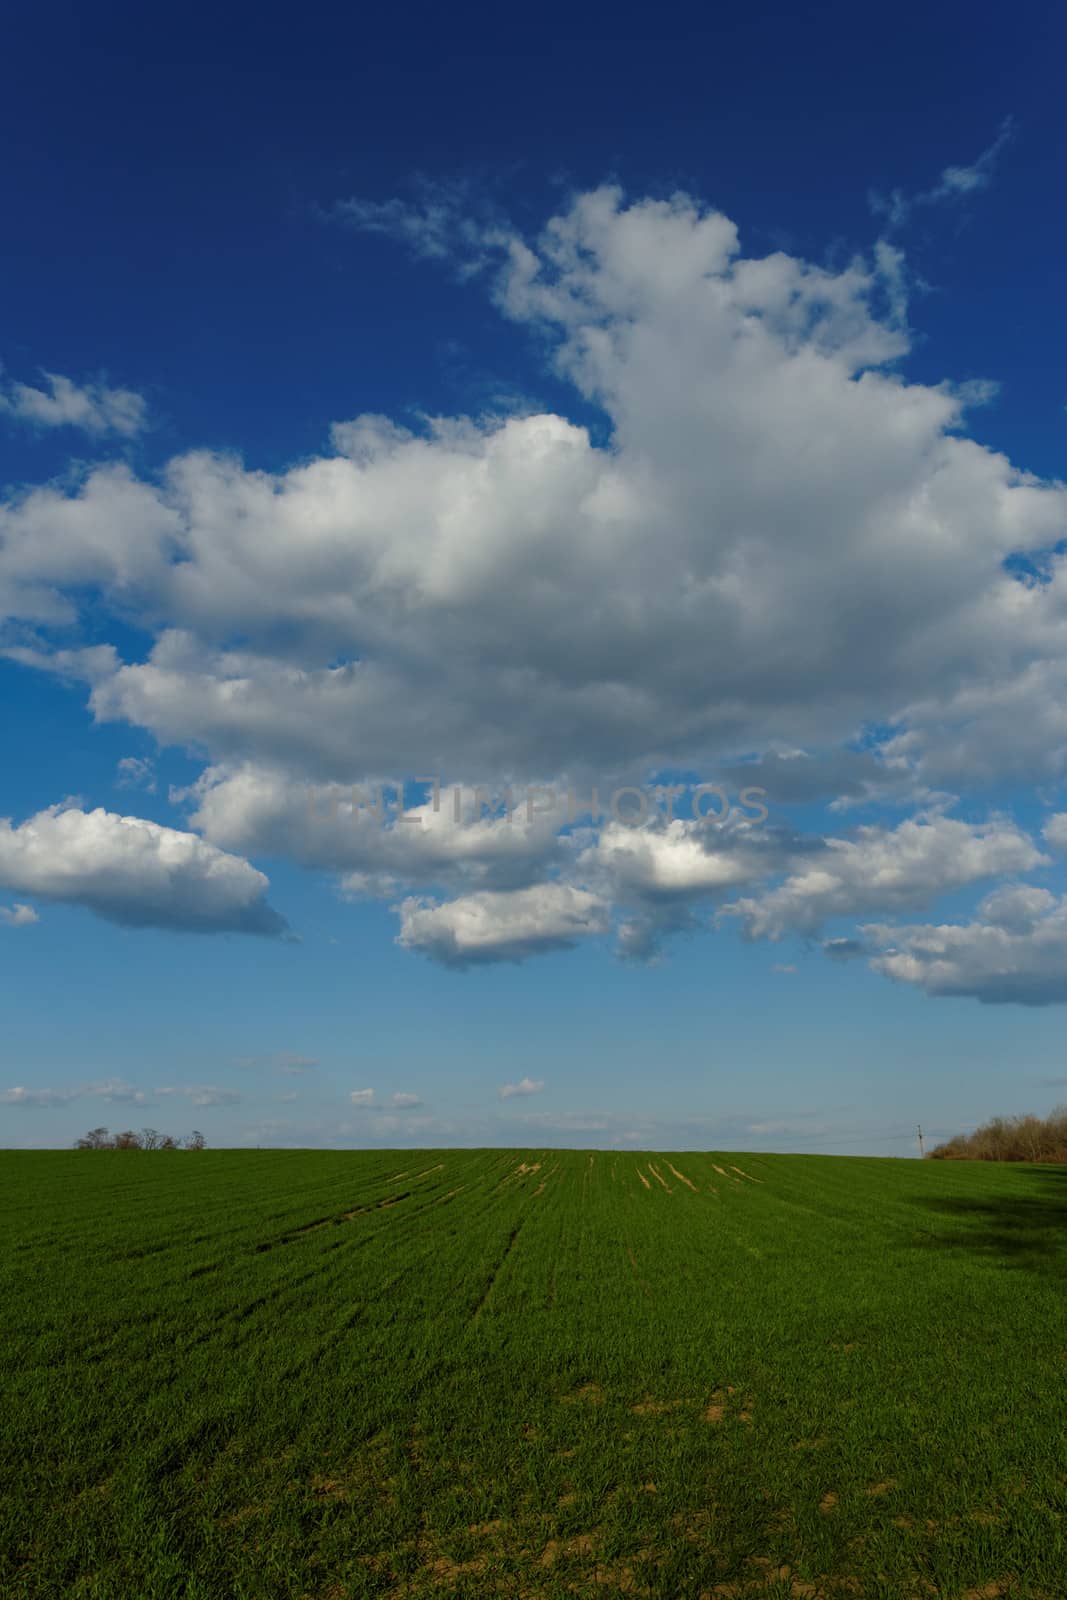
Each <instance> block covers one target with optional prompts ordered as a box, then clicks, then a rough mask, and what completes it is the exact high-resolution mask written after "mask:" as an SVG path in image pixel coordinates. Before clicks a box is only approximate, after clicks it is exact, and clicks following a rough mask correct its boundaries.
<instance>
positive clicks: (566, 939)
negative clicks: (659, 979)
mask: <svg viewBox="0 0 1067 1600" xmlns="http://www.w3.org/2000/svg"><path fill="white" fill-rule="evenodd" d="M399 911H400V933H399V934H398V936H397V943H398V944H401V945H403V946H404V947H405V948H406V949H408V950H421V951H422V952H423V953H424V954H425V955H428V956H432V957H433V959H434V960H435V961H440V962H442V963H443V964H444V965H445V966H457V967H458V966H473V965H475V964H476V963H479V962H487V961H521V960H524V959H525V958H526V957H527V956H531V955H537V954H540V953H543V952H546V951H551V950H563V949H567V948H569V947H570V946H571V945H573V944H575V943H576V942H577V941H578V940H579V939H584V938H589V937H590V936H591V935H593V934H598V933H603V932H605V930H606V928H607V927H608V922H609V917H610V907H609V906H608V904H607V903H606V902H605V901H604V900H602V899H601V898H600V897H599V896H598V895H595V894H592V893H590V892H589V891H588V890H585V889H578V888H575V887H574V886H573V885H571V884H567V883H542V884H536V885H534V886H533V887H532V888H529V889H513V890H500V891H497V890H486V891H484V892H482V893H477V894H470V895H464V896H460V897H459V898H458V899H455V900H447V901H445V902H444V903H443V904H436V903H434V902H432V901H428V900H420V899H416V898H414V897H413V898H410V899H407V900H405V901H403V902H402V903H401V905H400V907H399Z"/></svg>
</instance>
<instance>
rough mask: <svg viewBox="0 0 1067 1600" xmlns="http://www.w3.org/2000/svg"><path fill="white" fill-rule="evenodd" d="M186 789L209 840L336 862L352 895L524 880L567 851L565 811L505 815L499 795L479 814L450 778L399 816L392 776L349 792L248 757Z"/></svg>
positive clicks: (317, 863)
mask: <svg viewBox="0 0 1067 1600" xmlns="http://www.w3.org/2000/svg"><path fill="white" fill-rule="evenodd" d="M379 795H382V796H383V797H384V798H383V799H382V801H381V813H380V814H379V813H378V810H377V807H378V803H379ZM487 796H488V791H487ZM188 797H191V798H193V799H195V801H196V809H195V810H194V812H193V813H192V815H191V817H190V823H191V825H192V826H193V827H194V828H196V829H197V830H198V831H199V832H201V833H203V834H204V835H205V837H206V838H208V839H210V840H211V842H212V843H213V844H216V845H219V846H221V847H222V848H224V849H228V850H237V851H241V852H242V853H246V854H256V853H266V854H276V855H283V856H286V857H288V858H289V859H290V860H296V861H299V862H301V863H302V864H303V865H305V866H313V867H329V868H333V869H335V870H338V871H340V872H342V873H343V877H342V887H343V889H344V890H345V892H346V893H348V894H352V895H359V894H367V893H371V894H380V895H388V894H392V893H395V892H396V888H397V885H399V884H401V883H403V884H411V883H414V884H419V885H424V884H426V883H431V882H432V883H441V884H448V885H450V886H455V887H457V888H458V887H464V886H466V887H475V886H486V887H494V888H505V887H511V886H515V887H521V886H522V885H524V884H526V883H528V882H529V881H530V878H531V876H536V875H538V874H540V873H542V872H543V871H545V870H546V869H547V868H548V867H549V866H550V865H551V864H552V863H553V862H554V861H557V860H559V859H560V858H561V856H562V854H563V851H562V846H561V843H560V841H559V839H558V837H557V829H558V827H559V825H560V823H561V822H562V821H564V820H566V819H565V817H564V816H563V815H551V814H544V815H540V814H538V813H537V811H536V810H535V811H534V813H533V816H532V820H531V821H530V822H529V823H527V821H526V806H525V804H519V805H518V806H517V809H516V812H515V814H514V815H513V816H512V817H511V818H510V820H509V818H508V815H507V814H506V812H504V810H503V806H504V801H503V799H502V798H500V799H499V805H498V810H499V813H500V814H498V815H495V816H492V815H485V816H482V815H480V814H479V812H480V809H481V807H480V805H478V806H476V805H475V795H474V790H473V789H471V788H464V787H463V786H462V785H460V786H459V787H458V802H457V789H456V788H455V787H453V788H448V787H447V786H446V787H443V788H441V789H440V791H439V793H438V795H437V803H436V806H435V804H434V799H433V797H432V795H431V796H430V797H429V798H428V799H427V800H426V801H425V802H424V803H421V804H413V803H412V800H411V797H410V795H409V796H408V797H407V806H406V809H405V811H404V812H403V814H402V815H398V813H397V810H396V793H395V788H394V787H391V786H390V785H389V784H383V783H381V782H380V781H375V782H374V783H367V784H364V785H363V786H362V787H361V788H360V789H359V790H358V792H357V793H356V794H355V795H354V794H353V786H352V785H349V786H347V787H344V786H341V785H339V784H311V783H308V782H307V781H306V780H301V779H299V778H297V777H296V776H294V775H292V774H287V773H285V772H284V771H279V770H277V769H271V768H266V767H262V766H257V765H255V764H253V763H248V762H246V763H243V764H241V765H240V766H237V767H233V768H228V767H209V768H208V769H207V770H206V771H205V772H204V773H203V774H202V775H201V777H200V779H199V780H198V782H197V783H196V784H195V785H194V786H193V788H192V790H190V791H189V792H188ZM489 798H490V799H494V800H495V799H497V798H498V797H496V796H489ZM520 798H521V797H520Z"/></svg>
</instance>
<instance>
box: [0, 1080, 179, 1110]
mask: <svg viewBox="0 0 1067 1600" xmlns="http://www.w3.org/2000/svg"><path fill="white" fill-rule="evenodd" d="M160 1092H162V1091H160ZM85 1099H88V1100H104V1101H106V1102H107V1103H108V1104H110V1105H133V1106H145V1105H151V1104H152V1099H151V1095H150V1094H147V1093H146V1092H145V1091H144V1090H143V1089H137V1088H135V1087H134V1086H133V1084H130V1083H126V1082H124V1080H123V1079H122V1078H104V1079H103V1080H101V1081H99V1082H96V1083H79V1084H74V1085H69V1086H68V1087H66V1088H61V1089H27V1088H24V1087H22V1086H21V1085H19V1086H16V1087H15V1088H13V1089H4V1090H2V1091H0V1104H3V1105H9V1106H65V1105H69V1104H70V1102H71V1101H72V1100H85Z"/></svg>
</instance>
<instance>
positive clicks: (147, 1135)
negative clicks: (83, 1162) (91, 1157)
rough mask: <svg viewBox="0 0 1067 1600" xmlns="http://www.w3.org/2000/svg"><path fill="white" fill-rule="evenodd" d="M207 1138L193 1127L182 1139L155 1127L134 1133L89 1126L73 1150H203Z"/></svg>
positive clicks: (76, 1141)
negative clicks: (158, 1130)
mask: <svg viewBox="0 0 1067 1600" xmlns="http://www.w3.org/2000/svg"><path fill="white" fill-rule="evenodd" d="M206 1144H207V1140H206V1139H205V1138H204V1135H203V1134H202V1133H199V1132H197V1130H196V1129H195V1128H194V1129H193V1131H192V1133H190V1134H188V1135H187V1136H186V1137H185V1138H183V1139H175V1137H174V1135H173V1134H170V1133H158V1132H157V1131H156V1129H155V1128H142V1129H141V1131H140V1133H135V1132H134V1130H133V1129H132V1128H127V1129H126V1131H125V1132H124V1133H109V1132H108V1130H107V1129H106V1128H90V1130H89V1132H88V1133H83V1134H82V1136H81V1138H80V1139H75V1141H74V1148H75V1150H203V1149H204V1147H205V1145H206Z"/></svg>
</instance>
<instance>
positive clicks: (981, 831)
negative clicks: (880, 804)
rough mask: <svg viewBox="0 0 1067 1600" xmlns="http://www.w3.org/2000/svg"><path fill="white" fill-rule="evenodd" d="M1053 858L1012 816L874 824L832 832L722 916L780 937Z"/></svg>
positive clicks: (913, 902) (925, 901) (760, 934)
mask: <svg viewBox="0 0 1067 1600" xmlns="http://www.w3.org/2000/svg"><path fill="white" fill-rule="evenodd" d="M1047 860H1048V858H1047V857H1045V856H1042V854H1041V852H1040V851H1039V850H1038V849H1037V847H1036V846H1035V845H1034V843H1033V841H1032V840H1031V839H1030V838H1029V837H1028V836H1027V835H1026V834H1025V833H1022V832H1021V831H1020V830H1019V829H1018V828H1017V827H1015V825H1014V824H1013V823H1011V822H1007V821H1004V820H994V821H992V822H988V823H982V824H976V823H967V822H958V821H955V820H954V819H952V818H950V817H944V816H934V817H930V818H926V819H914V818H909V819H908V820H907V821H905V822H902V823H900V825H899V826H898V827H896V828H894V829H891V830H890V829H886V828H882V827H874V826H871V827H864V828H859V829H857V831H856V834H855V837H854V838H852V839H842V838H827V839H826V840H825V841H824V849H823V850H822V851H820V852H819V853H817V854H815V855H813V856H812V858H811V860H810V861H809V862H807V863H804V864H802V865H800V866H799V867H798V869H797V870H795V871H792V872H791V873H790V874H789V876H788V877H787V878H786V879H785V881H784V882H783V883H782V884H780V885H779V886H778V887H777V888H774V889H770V890H768V891H767V892H766V893H765V894H763V895H760V896H758V897H751V898H746V899H741V900H737V901H734V902H733V903H732V904H730V905H728V906H725V907H724V908H723V912H722V915H723V916H729V917H740V918H741V919H742V922H743V925H744V930H745V933H746V935H747V937H749V938H752V939H780V938H782V937H783V936H784V935H785V934H786V933H790V932H795V933H815V932H816V931H817V930H818V929H819V928H820V927H821V925H822V924H823V923H824V922H825V921H826V920H827V919H828V918H830V917H852V916H859V915H863V914H864V913H870V912H872V911H877V910H887V911H891V912H892V911H900V910H915V909H919V908H921V907H924V906H927V905H930V904H931V903H932V902H933V901H934V900H935V899H936V897H937V896H938V895H939V894H944V893H947V892H948V891H950V890H953V889H960V888H963V887H964V886H965V885H967V884H971V883H977V882H980V881H981V880H982V879H984V878H995V877H999V876H1000V875H1001V874H1003V873H1015V872H1029V871H1030V870H1031V869H1032V868H1034V867H1037V866H1040V865H1042V864H1045V863H1047Z"/></svg>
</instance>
